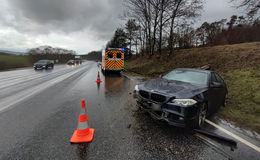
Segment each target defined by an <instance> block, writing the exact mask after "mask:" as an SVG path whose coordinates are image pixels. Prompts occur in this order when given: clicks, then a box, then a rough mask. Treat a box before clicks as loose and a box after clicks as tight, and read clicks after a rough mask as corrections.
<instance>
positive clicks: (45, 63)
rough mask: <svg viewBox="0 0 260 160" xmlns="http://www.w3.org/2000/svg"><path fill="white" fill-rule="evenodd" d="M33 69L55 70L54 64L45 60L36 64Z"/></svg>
mask: <svg viewBox="0 0 260 160" xmlns="http://www.w3.org/2000/svg"><path fill="white" fill-rule="evenodd" d="M33 68H34V69H35V70H36V69H48V68H52V69H53V68H54V63H53V62H52V61H50V60H47V59H43V60H39V61H37V62H36V63H34V65H33Z"/></svg>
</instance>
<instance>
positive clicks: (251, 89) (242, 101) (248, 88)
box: [218, 67, 260, 133]
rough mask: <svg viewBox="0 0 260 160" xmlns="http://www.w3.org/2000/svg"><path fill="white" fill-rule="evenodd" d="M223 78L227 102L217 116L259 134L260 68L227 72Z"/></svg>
mask: <svg viewBox="0 0 260 160" xmlns="http://www.w3.org/2000/svg"><path fill="white" fill-rule="evenodd" d="M224 78H225V81H226V83H227V86H228V90H229V95H228V97H229V101H228V105H227V107H224V108H221V109H220V111H219V113H218V115H219V116H220V117H222V118H225V119H230V120H231V121H234V122H236V123H237V124H239V125H241V126H244V127H247V128H252V129H254V130H256V131H257V132H258V133H260V67H256V68H247V69H242V70H233V71H229V72H227V73H225V74H224Z"/></svg>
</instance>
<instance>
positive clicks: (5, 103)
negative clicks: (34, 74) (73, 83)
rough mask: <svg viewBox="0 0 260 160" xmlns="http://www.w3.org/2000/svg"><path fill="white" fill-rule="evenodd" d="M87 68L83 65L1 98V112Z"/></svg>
mask: <svg viewBox="0 0 260 160" xmlns="http://www.w3.org/2000/svg"><path fill="white" fill-rule="evenodd" d="M84 69H86V68H85V67H82V68H80V69H77V70H74V71H72V72H69V73H66V74H64V75H62V76H59V77H56V78H55V79H52V80H50V81H47V82H45V83H42V84H40V85H37V86H35V87H32V88H29V89H27V90H25V91H23V92H21V93H17V94H15V95H13V96H10V97H8V98H6V99H4V100H1V103H0V112H2V111H4V110H5V109H7V108H9V107H11V106H12V105H14V104H17V103H18V102H20V101H23V100H25V99H27V98H29V97H31V96H32V95H34V94H36V93H39V92H41V91H43V90H45V89H47V88H48V87H51V86H53V85H55V84H57V83H59V82H61V81H63V80H65V79H67V78H69V77H71V76H72V75H74V74H76V73H78V72H80V71H82V70H84Z"/></svg>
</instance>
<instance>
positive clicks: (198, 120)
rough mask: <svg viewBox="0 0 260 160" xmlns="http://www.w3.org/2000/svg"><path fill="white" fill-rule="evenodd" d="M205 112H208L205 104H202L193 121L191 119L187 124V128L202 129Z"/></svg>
mask: <svg viewBox="0 0 260 160" xmlns="http://www.w3.org/2000/svg"><path fill="white" fill-rule="evenodd" d="M207 111H208V107H207V104H206V103H203V104H202V105H201V106H200V108H199V109H198V112H197V114H196V117H195V119H193V120H192V121H190V122H189V123H188V127H190V128H202V127H203V125H204V123H205V119H206V116H207Z"/></svg>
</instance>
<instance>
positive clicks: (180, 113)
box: [134, 93, 198, 127]
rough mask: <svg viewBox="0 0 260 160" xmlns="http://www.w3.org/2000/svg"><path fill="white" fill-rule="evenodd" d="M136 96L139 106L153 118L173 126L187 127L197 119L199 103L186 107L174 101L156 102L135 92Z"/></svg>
mask: <svg viewBox="0 0 260 160" xmlns="http://www.w3.org/2000/svg"><path fill="white" fill-rule="evenodd" d="M134 98H136V99H137V104H138V105H139V107H140V108H141V109H142V110H144V111H146V112H148V113H150V115H151V116H152V117H153V118H155V119H157V120H161V121H165V122H167V123H168V124H170V125H173V126H178V127H186V126H187V124H188V123H189V122H190V121H192V120H194V119H195V117H196V114H197V112H198V104H195V105H192V106H188V107H184V106H178V105H173V104H172V103H156V102H153V101H150V100H148V99H144V98H143V97H141V96H139V95H138V94H136V93H134Z"/></svg>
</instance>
